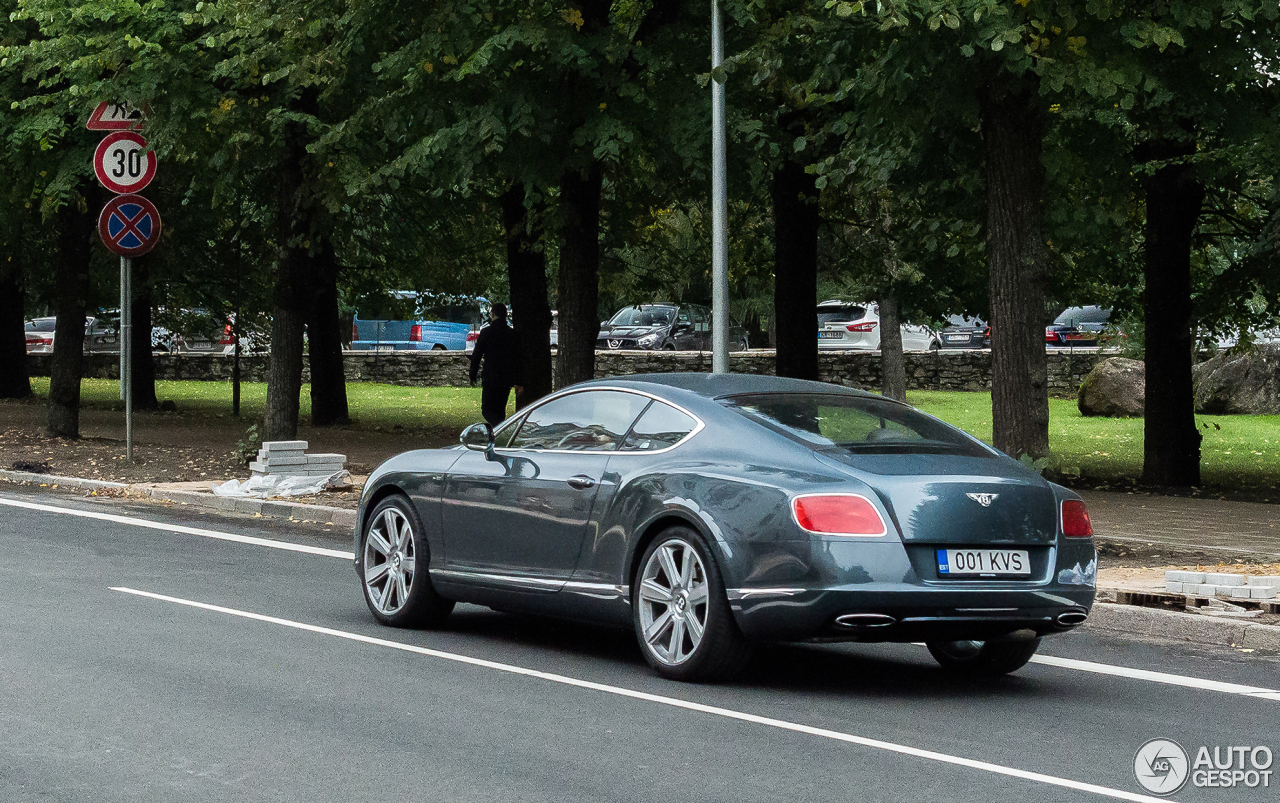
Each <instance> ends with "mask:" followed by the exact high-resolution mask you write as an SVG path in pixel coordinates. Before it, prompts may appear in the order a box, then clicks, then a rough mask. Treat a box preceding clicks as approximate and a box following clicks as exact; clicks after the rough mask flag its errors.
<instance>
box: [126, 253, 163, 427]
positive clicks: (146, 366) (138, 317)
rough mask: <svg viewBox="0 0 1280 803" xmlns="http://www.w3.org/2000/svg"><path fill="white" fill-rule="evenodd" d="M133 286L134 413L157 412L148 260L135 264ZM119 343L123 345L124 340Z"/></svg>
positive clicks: (132, 382)
mask: <svg viewBox="0 0 1280 803" xmlns="http://www.w3.org/2000/svg"><path fill="white" fill-rule="evenodd" d="M132 285H133V287H134V293H133V299H132V301H131V302H130V304H129V308H130V311H131V313H132V319H131V323H132V325H133V328H132V329H131V330H130V337H129V343H130V347H131V349H132V350H131V351H130V353H129V368H130V372H131V373H130V377H129V384H130V386H131V388H132V390H133V409H134V410H154V409H156V408H157V407H159V406H160V402H159V400H157V399H156V364H155V360H154V359H153V358H152V356H151V303H152V298H151V269H150V264H149V260H148V259H147V258H146V257H141V258H136V259H134V260H133V279H132ZM120 340H121V342H122V343H123V338H121V339H120Z"/></svg>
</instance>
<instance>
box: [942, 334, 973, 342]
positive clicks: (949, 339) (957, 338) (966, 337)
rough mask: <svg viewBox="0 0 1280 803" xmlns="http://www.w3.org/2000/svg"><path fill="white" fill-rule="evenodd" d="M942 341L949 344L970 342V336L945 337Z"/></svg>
mask: <svg viewBox="0 0 1280 803" xmlns="http://www.w3.org/2000/svg"><path fill="white" fill-rule="evenodd" d="M942 339H943V340H945V341H947V342H948V343H955V342H957V341H960V340H968V339H969V336H968V335H943V338H942Z"/></svg>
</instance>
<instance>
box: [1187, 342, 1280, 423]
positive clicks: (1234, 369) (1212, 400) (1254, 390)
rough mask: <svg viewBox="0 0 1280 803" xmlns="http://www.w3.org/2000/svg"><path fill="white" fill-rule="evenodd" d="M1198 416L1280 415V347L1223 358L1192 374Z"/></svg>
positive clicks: (1203, 365)
mask: <svg viewBox="0 0 1280 803" xmlns="http://www.w3.org/2000/svg"><path fill="white" fill-rule="evenodd" d="M1192 382H1193V383H1194V385H1195V394H1196V412H1197V413H1205V414H1208V415H1233V414H1238V415H1280V344H1276V343H1268V344H1265V345H1260V346H1255V347H1254V348H1253V349H1252V350H1250V351H1247V352H1245V353H1243V354H1232V353H1230V352H1228V353H1225V354H1219V355H1218V356H1217V357H1214V358H1213V359H1211V360H1209V361H1207V362H1202V363H1200V364H1199V365H1197V366H1196V367H1195V368H1194V369H1193V371H1192Z"/></svg>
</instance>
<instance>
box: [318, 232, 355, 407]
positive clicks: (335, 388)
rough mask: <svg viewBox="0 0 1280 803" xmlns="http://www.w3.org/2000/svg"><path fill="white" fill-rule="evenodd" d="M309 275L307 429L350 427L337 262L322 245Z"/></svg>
mask: <svg viewBox="0 0 1280 803" xmlns="http://www.w3.org/2000/svg"><path fill="white" fill-rule="evenodd" d="M313 264H314V265H315V268H316V270H315V271H314V273H313V274H312V281H313V283H314V287H313V296H312V299H311V310H310V311H311V316H310V321H309V322H308V324H307V332H308V336H309V339H310V342H309V349H310V351H309V359H310V363H311V426H313V427H327V426H332V425H334V424H349V423H351V415H350V412H349V410H348V408H347V380H346V376H345V374H344V373H343V363H342V322H341V321H340V320H339V318H338V260H337V254H336V253H334V250H333V243H331V242H329V243H325V244H324V246H323V250H322V251H321V252H320V255H319V257H318V258H317V259H315V260H313Z"/></svg>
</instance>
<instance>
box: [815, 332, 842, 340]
mask: <svg viewBox="0 0 1280 803" xmlns="http://www.w3.org/2000/svg"><path fill="white" fill-rule="evenodd" d="M818 337H819V338H821V339H823V340H835V339H836V338H840V337H844V332H819V333H818Z"/></svg>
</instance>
